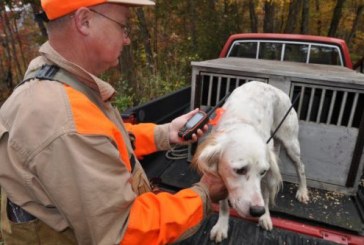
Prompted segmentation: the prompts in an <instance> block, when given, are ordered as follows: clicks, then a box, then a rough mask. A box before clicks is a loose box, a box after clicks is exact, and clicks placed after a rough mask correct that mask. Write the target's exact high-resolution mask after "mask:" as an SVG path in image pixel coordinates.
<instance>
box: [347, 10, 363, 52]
mask: <svg viewBox="0 0 364 245" xmlns="http://www.w3.org/2000/svg"><path fill="white" fill-rule="evenodd" d="M363 10H364V5H359V6H358V8H357V9H356V15H355V19H354V22H353V25H352V27H351V30H350V34H349V36H348V38H347V40H346V43H348V44H349V45H350V44H351V40H352V39H353V37H354V36H355V33H356V30H357V28H358V24H359V20H360V17H361V15H362V14H363Z"/></svg>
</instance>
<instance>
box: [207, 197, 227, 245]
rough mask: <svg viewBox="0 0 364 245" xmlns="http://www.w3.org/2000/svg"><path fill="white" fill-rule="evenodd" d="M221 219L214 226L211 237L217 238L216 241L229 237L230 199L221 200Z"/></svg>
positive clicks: (212, 238)
mask: <svg viewBox="0 0 364 245" xmlns="http://www.w3.org/2000/svg"><path fill="white" fill-rule="evenodd" d="M219 204H220V210H219V219H218V220H217V222H216V224H215V225H214V227H212V230H211V233H210V239H211V240H215V242H221V241H222V240H223V239H226V238H227V237H228V230H229V210H230V208H229V203H228V199H224V200H221V201H220V202H219Z"/></svg>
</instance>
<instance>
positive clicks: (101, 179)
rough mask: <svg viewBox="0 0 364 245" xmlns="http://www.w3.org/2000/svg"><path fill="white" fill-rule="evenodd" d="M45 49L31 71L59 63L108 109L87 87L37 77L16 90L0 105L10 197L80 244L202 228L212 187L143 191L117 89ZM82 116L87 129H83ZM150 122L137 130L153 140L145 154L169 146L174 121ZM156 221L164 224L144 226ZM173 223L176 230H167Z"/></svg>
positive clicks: (158, 238)
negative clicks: (106, 124)
mask: <svg viewBox="0 0 364 245" xmlns="http://www.w3.org/2000/svg"><path fill="white" fill-rule="evenodd" d="M40 53H41V56H40V57H38V58H36V59H35V60H33V61H32V62H31V64H30V65H29V68H28V71H27V72H31V71H32V70H34V69H37V68H39V67H40V66H41V65H42V64H44V63H48V64H56V65H58V66H59V67H61V68H62V69H64V70H66V71H68V72H69V73H71V74H72V75H73V76H74V77H76V78H77V80H78V81H79V82H81V83H82V84H83V85H86V86H87V87H88V88H90V89H91V91H92V93H94V94H93V95H96V97H97V98H98V99H99V100H100V102H101V104H102V106H103V112H101V111H100V110H99V108H97V107H96V106H95V105H94V104H93V103H92V102H91V101H89V100H88V99H87V97H86V96H83V95H82V93H79V92H78V91H76V90H74V89H73V88H71V87H69V86H66V85H64V84H62V83H59V82H55V81H48V80H42V81H39V80H37V79H34V80H31V81H29V82H26V83H25V84H23V85H21V86H19V87H18V88H17V89H15V91H14V92H13V94H12V95H11V96H10V97H9V99H8V100H7V101H6V102H5V103H4V104H3V106H2V107H1V109H0V162H1V164H0V185H1V186H2V188H3V189H4V190H5V192H6V194H7V196H8V198H9V199H10V200H11V201H12V202H14V203H16V204H17V205H19V206H21V207H22V208H23V209H24V210H26V211H28V212H29V213H31V214H32V215H34V216H35V217H37V218H38V219H39V220H41V221H43V222H44V223H46V224H47V225H49V226H50V227H51V228H53V229H54V230H56V231H64V230H66V229H67V228H70V229H71V230H72V231H73V232H74V234H75V236H76V239H77V241H78V243H79V244H117V243H119V242H120V240H121V239H126V240H128V241H132V242H142V243H140V244H143V242H146V243H147V244H153V243H154V244H163V243H170V242H173V241H176V240H177V239H179V238H181V237H183V236H185V235H186V233H185V232H186V231H187V230H191V229H192V230H194V229H196V227H197V226H198V225H199V223H200V221H201V220H202V219H203V218H204V217H205V216H206V214H207V212H208V211H209V201H208V195H207V191H206V188H205V187H203V186H200V185H196V186H194V187H192V188H191V189H187V190H184V191H181V192H180V193H178V194H177V195H171V194H162V195H155V194H153V193H145V194H143V195H139V194H142V192H144V191H146V190H145V185H144V184H145V183H147V184H146V186H148V180H147V178H146V176H145V173H144V171H143V170H142V168H141V166H140V164H139V162H137V163H136V166H135V168H134V170H133V172H132V173H131V172H130V171H131V170H130V167H128V163H127V161H128V159H127V158H126V157H130V154H132V150H131V146H130V142H129V140H128V137H127V135H126V130H125V128H124V125H123V123H122V120H121V117H120V114H119V112H118V111H117V110H116V109H114V108H113V107H112V106H111V104H110V102H109V101H110V99H111V97H112V96H113V94H114V93H115V91H114V89H113V88H112V87H111V86H110V85H109V84H108V83H106V82H104V81H102V80H100V79H98V78H97V77H95V76H93V75H92V74H90V73H88V72H86V71H85V70H83V69H82V68H80V67H78V66H77V65H75V64H73V63H70V62H68V61H66V60H65V59H64V58H63V57H61V56H60V55H59V54H58V53H57V52H56V51H55V50H54V49H53V48H52V47H51V46H50V45H49V43H45V44H44V45H43V46H42V47H41V49H40ZM73 95H75V96H73ZM82 96H83V97H82ZM80 98H81V99H80ZM84 105H86V107H85V106H84ZM76 106H78V107H79V108H81V109H80V110H82V109H85V108H91V110H93V111H95V113H100V114H97V115H99V116H97V117H92V118H91V117H88V116H87V115H88V114H87V113H88V111H89V110H90V109H85V113H84V114H82V113H78V112H77V111H76V110H75V109H74V107H76ZM85 115H86V116H85ZM105 115H106V117H105ZM84 117H85V118H84ZM101 117H102V118H103V117H105V118H104V119H102V120H104V121H105V120H106V121H110V125H111V127H112V128H113V131H115V129H116V131H118V132H116V133H117V134H118V135H121V138H122V139H121V141H122V142H123V143H122V144H121V145H120V144H119V143H118V142H117V140H115V138H113V137H112V136H110V135H109V134H105V133H104V131H100V130H99V128H98V122H99V121H102V120H101ZM99 119H100V120H99ZM79 121H82V122H83V125H84V126H85V127H86V128H88V131H87V130H86V131H82V130H81V129H80V126H79ZM139 126H142V125H139ZM148 127H149V128H152V129H153V131H152V132H146V135H138V133H137V135H136V137H137V142H138V137H139V138H142V140H145V141H147V143H145V145H150V146H151V147H150V149H147V150H146V151H144V152H143V151H142V152H143V154H147V153H151V152H152V151H154V150H166V149H168V148H169V147H170V146H169V143H168V124H166V125H160V126H155V125H154V126H153V125H148ZM129 129H131V130H133V126H131V125H129V126H128V130H129ZM90 130H91V131H90ZM99 131H100V132H99ZM142 131H143V130H142ZM142 134H144V132H142ZM151 135H152V136H153V137H150V136H151ZM126 154H129V156H125V155H126ZM136 179H137V181H135V180H136ZM132 183H134V186H132ZM135 183H137V184H135ZM139 183H142V184H139ZM139 188H142V190H141V189H139ZM138 195H139V196H138ZM163 205H167V208H168V205H170V206H171V205H172V206H176V209H175V212H176V215H168V219H165V217H164V216H166V214H165V211H166V209H165V208H166V207H165V206H163ZM179 205H181V207H179ZM156 219H158V222H156V223H157V224H159V226H160V227H156V224H155V223H153V222H151V223H153V224H147V225H146V224H145V221H146V220H156ZM163 219H164V220H165V221H163ZM161 220H162V221H161ZM164 222H165V223H164ZM174 222H175V223H176V229H174V231H173V232H169V231H168V229H167V232H166V231H165V228H166V227H167V226H168V225H170V224H173V223H174ZM147 223H148V222H147ZM181 223H182V224H181ZM145 225H146V226H145ZM148 225H150V227H148ZM170 227H174V226H173V225H172V226H170ZM148 229H149V230H148ZM151 230H152V232H150V231H151ZM159 230H160V231H159ZM150 233H153V236H152V238H150V239H154V240H146V239H145V238H146V237H145V236H144V235H143V234H145V235H146V236H147V234H150ZM136 236H139V238H136V240H133V239H134V238H135V237H136ZM140 236H142V237H140ZM143 236H144V237H143ZM138 239H139V240H138Z"/></svg>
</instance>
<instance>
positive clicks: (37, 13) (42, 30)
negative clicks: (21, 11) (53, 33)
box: [30, 3, 48, 38]
mask: <svg viewBox="0 0 364 245" xmlns="http://www.w3.org/2000/svg"><path fill="white" fill-rule="evenodd" d="M30 6H32V10H33V14H34V20H35V22H37V25H38V27H39V30H40V33H42V37H45V38H46V37H47V36H48V34H47V29H46V27H45V25H44V21H43V19H42V18H41V17H40V12H41V10H40V6H39V5H37V4H35V3H31V4H30Z"/></svg>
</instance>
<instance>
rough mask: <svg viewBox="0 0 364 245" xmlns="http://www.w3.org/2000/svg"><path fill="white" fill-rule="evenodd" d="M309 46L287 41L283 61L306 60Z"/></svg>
mask: <svg viewBox="0 0 364 245" xmlns="http://www.w3.org/2000/svg"><path fill="white" fill-rule="evenodd" d="M308 49H309V46H308V45H307V44H297V43H287V44H286V45H285V49H284V57H283V60H284V61H294V62H303V63H306V62H307V54H308Z"/></svg>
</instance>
